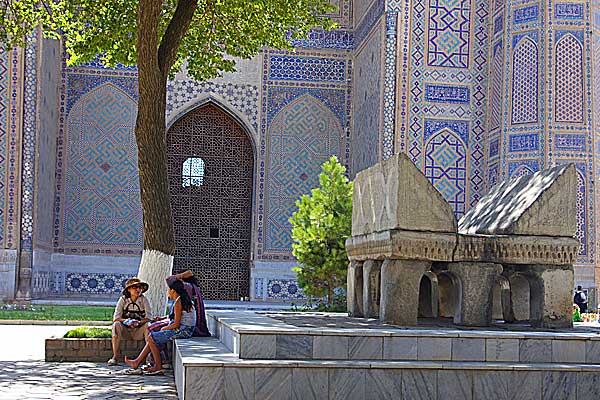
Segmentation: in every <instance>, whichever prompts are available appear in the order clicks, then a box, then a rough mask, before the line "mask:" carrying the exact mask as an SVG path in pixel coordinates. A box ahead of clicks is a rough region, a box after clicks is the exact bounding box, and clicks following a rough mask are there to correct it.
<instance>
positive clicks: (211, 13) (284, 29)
mask: <svg viewBox="0 0 600 400" xmlns="http://www.w3.org/2000/svg"><path fill="white" fill-rule="evenodd" d="M155 1H160V2H161V4H162V12H161V14H160V19H159V22H158V27H157V28H158V29H157V32H142V34H156V35H158V43H159V45H162V46H168V45H169V43H163V39H165V38H166V39H165V40H166V41H169V40H170V39H171V38H170V37H167V36H165V32H166V31H167V28H168V27H169V24H170V23H171V21H172V20H173V17H174V15H176V13H175V10H176V9H177V7H180V8H185V7H188V8H189V9H190V10H191V9H193V7H195V4H196V3H197V8H196V9H195V11H194V14H193V17H192V20H191V24H190V27H189V30H188V31H187V33H186V34H185V36H184V37H183V39H182V41H181V44H180V46H178V47H177V45H175V46H174V47H177V49H176V50H177V54H176V58H175V62H174V64H173V67H174V68H171V71H177V70H179V68H180V67H181V66H182V64H183V63H184V61H185V62H186V63H187V64H186V66H187V70H188V73H189V74H190V75H191V76H192V77H194V78H195V79H197V80H206V79H210V78H214V77H216V76H218V75H219V74H220V72H221V71H233V70H234V65H235V63H234V61H233V60H232V59H231V58H232V57H239V58H250V57H252V56H253V55H254V54H256V53H258V51H259V50H260V49H261V47H263V46H269V47H274V48H290V44H289V39H295V38H299V37H302V36H304V35H305V34H306V32H307V31H308V30H309V29H311V28H314V27H321V28H324V29H330V28H332V27H333V24H332V22H331V21H330V20H329V19H328V18H325V17H323V16H324V15H326V14H328V13H331V12H332V11H333V10H334V7H332V6H331V5H330V4H329V3H328V1H326V0H155ZM139 3H140V1H136V0H109V1H99V0H63V1H61V0H41V1H40V0H4V1H0V42H2V43H5V44H7V45H8V48H10V47H12V46H22V47H23V46H24V45H25V42H26V38H27V36H28V35H29V34H30V33H31V32H32V31H33V30H34V29H35V27H36V26H38V25H40V24H41V26H42V27H43V31H44V34H45V36H46V37H49V38H55V39H58V38H60V37H62V38H63V39H64V43H65V47H66V50H67V52H68V54H69V59H68V63H69V65H73V64H79V63H84V62H89V61H91V60H93V59H94V58H96V57H97V56H98V55H100V59H101V61H102V62H103V63H104V64H105V65H107V66H109V67H114V66H116V65H117V64H118V63H122V64H124V65H135V64H136V63H137V60H136V37H137V35H138V34H140V32H138V6H139ZM180 11H181V10H180ZM176 23H177V19H175V20H174V24H176Z"/></svg>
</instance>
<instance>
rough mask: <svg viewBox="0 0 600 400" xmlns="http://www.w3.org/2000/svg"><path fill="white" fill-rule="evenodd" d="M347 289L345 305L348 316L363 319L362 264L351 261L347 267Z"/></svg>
mask: <svg viewBox="0 0 600 400" xmlns="http://www.w3.org/2000/svg"><path fill="white" fill-rule="evenodd" d="M346 280H347V285H348V288H347V290H346V304H347V307H348V316H350V317H363V316H364V312H363V262H362V261H352V262H350V264H349V265H348V275H347V276H346Z"/></svg>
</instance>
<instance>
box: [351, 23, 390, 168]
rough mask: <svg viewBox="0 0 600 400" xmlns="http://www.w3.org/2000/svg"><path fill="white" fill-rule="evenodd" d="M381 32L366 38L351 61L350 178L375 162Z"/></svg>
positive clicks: (378, 128) (378, 111) (378, 29)
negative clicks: (352, 65)
mask: <svg viewBox="0 0 600 400" xmlns="http://www.w3.org/2000/svg"><path fill="white" fill-rule="evenodd" d="M381 36H382V29H381V27H378V28H377V29H376V31H375V32H374V33H373V35H372V36H370V38H369V39H367V42H366V43H365V46H364V47H363V48H362V49H361V50H360V51H359V52H358V53H357V54H356V59H355V62H354V93H353V96H352V101H353V115H352V125H353V126H352V167H351V173H352V175H353V176H354V175H356V174H357V173H358V172H359V171H362V170H363V169H365V168H368V167H370V166H372V165H374V164H376V163H377V162H378V161H379V142H380V138H379V133H380V131H381V112H382V104H381V92H382V89H383V88H382V81H383V72H382V70H381V55H382V51H383V49H382V37H381Z"/></svg>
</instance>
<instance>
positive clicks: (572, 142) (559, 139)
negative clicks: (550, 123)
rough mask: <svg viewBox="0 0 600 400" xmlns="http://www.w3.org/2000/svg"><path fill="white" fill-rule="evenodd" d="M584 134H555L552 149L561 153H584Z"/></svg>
mask: <svg viewBox="0 0 600 400" xmlns="http://www.w3.org/2000/svg"><path fill="white" fill-rule="evenodd" d="M586 141H587V139H586V134H584V133H581V134H576V133H557V134H555V135H554V149H555V150H562V151H578V152H585V151H586V148H587V147H586Z"/></svg>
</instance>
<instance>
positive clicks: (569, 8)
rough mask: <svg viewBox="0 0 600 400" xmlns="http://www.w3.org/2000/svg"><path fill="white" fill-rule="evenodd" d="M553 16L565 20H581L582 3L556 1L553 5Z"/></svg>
mask: <svg viewBox="0 0 600 400" xmlns="http://www.w3.org/2000/svg"><path fill="white" fill-rule="evenodd" d="M554 18H556V19H566V20H579V21H581V20H583V4H576V3H557V4H555V5H554Z"/></svg>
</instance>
